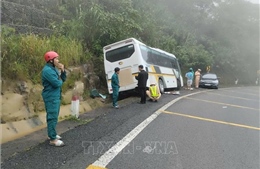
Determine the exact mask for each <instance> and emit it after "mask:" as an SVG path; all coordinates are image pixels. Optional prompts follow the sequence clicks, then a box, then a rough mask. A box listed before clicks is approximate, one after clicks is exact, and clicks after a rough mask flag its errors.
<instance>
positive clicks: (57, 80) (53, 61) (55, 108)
mask: <svg viewBox="0 0 260 169" xmlns="http://www.w3.org/2000/svg"><path fill="white" fill-rule="evenodd" d="M58 57H59V55H58V53H56V52H54V51H49V52H47V53H45V55H44V59H45V61H46V65H45V66H44V68H43V69H42V85H43V90H42V98H43V101H44V104H45V110H46V113H47V115H46V120H47V130H48V137H49V138H50V145H53V146H58V147H59V146H63V145H64V143H63V141H61V140H60V139H61V137H60V136H59V135H57V133H56V125H57V122H58V116H59V112H60V102H61V87H62V84H63V82H64V81H65V80H66V71H65V69H64V65H63V64H61V63H59V59H58ZM58 69H59V70H60V71H58Z"/></svg>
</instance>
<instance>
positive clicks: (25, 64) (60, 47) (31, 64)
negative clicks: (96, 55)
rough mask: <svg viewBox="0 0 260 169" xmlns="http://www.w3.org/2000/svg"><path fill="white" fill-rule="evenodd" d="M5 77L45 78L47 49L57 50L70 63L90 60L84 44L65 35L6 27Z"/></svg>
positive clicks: (3, 40) (76, 63)
mask: <svg viewBox="0 0 260 169" xmlns="http://www.w3.org/2000/svg"><path fill="white" fill-rule="evenodd" d="M1 40H2V42H1V45H2V57H1V62H2V77H8V78H10V79H18V80H26V79H30V80H32V81H33V82H34V83H39V82H40V81H41V79H40V78H41V69H42V68H43V66H44V64H45V61H44V57H43V55H44V53H45V52H46V51H49V50H54V51H57V52H58V53H59V55H60V62H62V63H63V64H64V65H65V66H66V65H80V64H81V63H82V62H86V61H87V59H88V58H87V57H85V54H84V53H83V48H82V44H81V43H79V42H77V41H76V40H71V39H69V38H66V37H64V36H55V35H52V36H50V37H40V36H38V35H34V34H29V35H23V34H15V30H14V29H12V28H8V27H2V37H1Z"/></svg>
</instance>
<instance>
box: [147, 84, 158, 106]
mask: <svg viewBox="0 0 260 169" xmlns="http://www.w3.org/2000/svg"><path fill="white" fill-rule="evenodd" d="M146 94H147V96H148V97H149V98H150V101H153V102H157V101H158V99H160V97H161V93H160V90H159V88H158V86H156V84H155V83H154V82H152V83H151V84H150V87H149V90H146Z"/></svg>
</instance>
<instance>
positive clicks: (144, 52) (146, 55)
mask: <svg viewBox="0 0 260 169" xmlns="http://www.w3.org/2000/svg"><path fill="white" fill-rule="evenodd" d="M140 49H141V54H142V57H143V59H144V60H145V61H146V62H148V63H149V61H148V60H149V58H148V50H147V48H146V47H145V46H143V45H140Z"/></svg>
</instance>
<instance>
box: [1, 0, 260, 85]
mask: <svg viewBox="0 0 260 169" xmlns="http://www.w3.org/2000/svg"><path fill="white" fill-rule="evenodd" d="M18 3H19V8H18V6H17V7H16V8H11V6H12V4H18ZM22 3H23V4H22ZM31 4H34V5H31ZM48 4H49V3H48V2H47V1H39V0H30V3H28V2H27V1H24V2H23V1H19V2H18V1H16V0H6V1H3V4H2V7H1V8H2V35H1V36H2V38H1V39H2V40H1V41H2V42H1V44H2V53H1V61H2V77H3V78H11V79H17V78H18V79H19V78H21V79H27V78H28V79H33V82H34V83H40V78H39V72H40V71H41V68H42V66H43V64H44V61H43V59H42V56H43V54H44V52H45V51H46V50H48V49H52V50H56V51H59V53H60V55H61V56H62V57H63V58H62V60H63V59H64V63H65V64H66V65H67V66H77V65H81V64H83V63H85V62H88V61H92V62H93V63H94V65H95V66H94V67H95V71H96V72H97V74H98V76H99V77H100V79H101V81H102V82H103V83H102V84H104V85H105V82H104V81H105V75H104V72H103V56H102V47H103V46H105V45H108V44H110V43H113V42H116V41H119V40H122V39H125V38H129V37H134V38H136V39H138V40H140V41H142V42H144V43H145V44H147V45H149V46H153V47H157V48H161V49H163V50H166V51H168V52H170V53H173V54H174V55H176V56H177V58H178V59H179V62H180V64H181V67H182V72H183V73H184V72H186V71H187V69H188V68H189V67H193V68H194V69H197V68H201V69H202V71H203V72H205V71H206V67H207V66H211V71H212V72H215V73H217V74H218V75H219V76H220V77H221V82H222V83H224V84H233V83H234V80H235V79H236V78H238V79H239V81H240V83H242V84H253V82H254V81H255V79H256V75H257V74H256V72H257V70H259V6H260V5H259V4H252V3H250V2H247V1H245V0H224V1H223V0H214V1H210V0H174V1H171V0H160V1H156V0H88V1H86V0H55V1H52V3H51V6H50V4H49V6H47V5H48ZM30 5H31V6H30ZM20 7H21V8H24V9H26V8H28V9H33V10H34V11H36V13H37V16H38V19H37V18H36V19H35V17H36V16H35V15H34V13H28V14H27V15H26V14H24V15H21V17H19V16H17V12H19V9H20ZM10 9H12V10H10ZM24 9H23V10H21V11H26V10H24ZM14 10H16V11H14ZM33 10H32V11H33ZM10 11H13V12H12V14H16V15H13V16H15V17H14V18H10V16H12V15H10V13H9V14H8V15H7V14H5V13H7V12H10ZM21 11H20V12H21ZM21 14H22V12H21ZM19 18H20V19H19ZM28 18H29V19H28ZM30 18H31V19H33V20H34V21H35V22H29V21H30ZM40 18H42V19H41V20H40ZM37 21H40V22H37ZM42 22H44V23H42ZM26 23H28V24H30V26H32V27H40V26H41V25H44V30H48V31H47V33H46V31H45V32H39V31H33V30H34V29H28V30H27V32H26V33H25V32H19V30H17V25H19V24H20V25H26ZM27 26H28V25H27Z"/></svg>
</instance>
